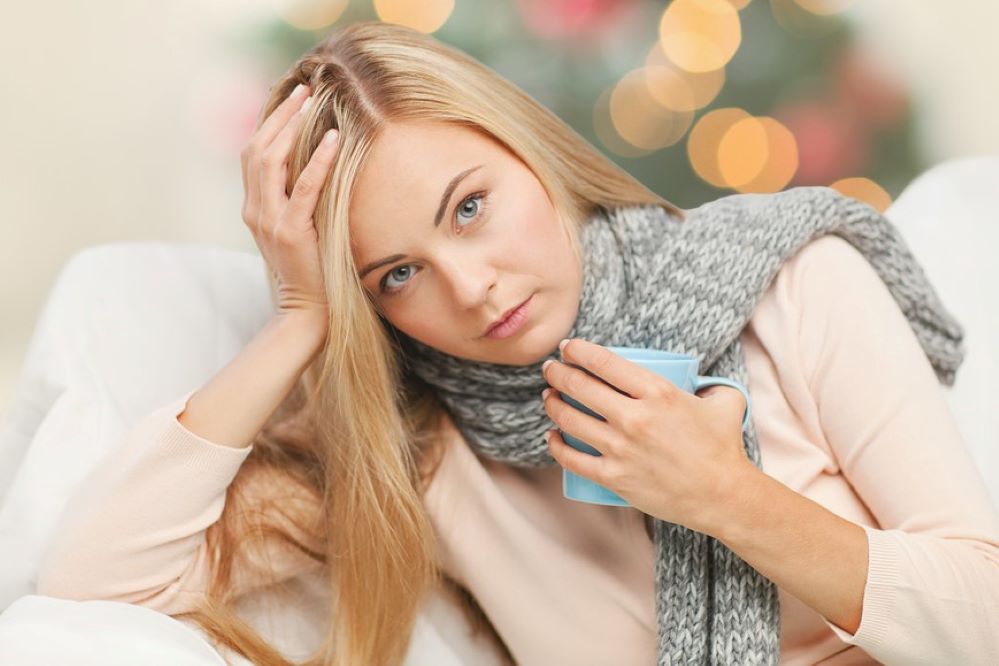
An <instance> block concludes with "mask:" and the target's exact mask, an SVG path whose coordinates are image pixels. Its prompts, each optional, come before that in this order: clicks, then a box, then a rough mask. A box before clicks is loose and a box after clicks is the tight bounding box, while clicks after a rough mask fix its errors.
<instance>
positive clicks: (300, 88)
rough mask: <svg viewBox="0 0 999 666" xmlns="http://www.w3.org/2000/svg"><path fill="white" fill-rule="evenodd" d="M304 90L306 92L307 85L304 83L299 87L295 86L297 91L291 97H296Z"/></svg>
mask: <svg viewBox="0 0 999 666" xmlns="http://www.w3.org/2000/svg"><path fill="white" fill-rule="evenodd" d="M303 90H305V84H304V83H299V84H298V85H297V86H295V89H294V90H292V91H291V96H292V97H294V96H295V95H297V94H299V93H300V92H302V91H303Z"/></svg>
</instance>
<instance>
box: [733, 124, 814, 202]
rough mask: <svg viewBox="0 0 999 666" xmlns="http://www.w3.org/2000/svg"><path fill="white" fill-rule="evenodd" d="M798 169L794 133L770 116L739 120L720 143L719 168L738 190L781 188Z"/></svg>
mask: <svg viewBox="0 0 999 666" xmlns="http://www.w3.org/2000/svg"><path fill="white" fill-rule="evenodd" d="M797 169H798V145H797V142H796V141H795V139H794V135H793V134H792V133H791V131H790V130H789V129H787V128H786V127H784V125H782V124H781V123H780V122H778V121H777V120H776V119H774V118H771V117H769V116H762V117H753V116H750V117H747V118H743V119H742V120H739V121H737V122H736V123H735V124H733V125H732V126H730V127H729V128H728V130H727V131H726V132H725V134H724V136H722V138H721V141H719V143H718V170H719V172H720V174H721V176H722V179H723V180H724V182H725V183H726V185H727V186H728V187H730V188H732V189H734V190H736V191H738V192H761V193H763V192H778V191H780V190H782V189H783V188H784V187H785V186H786V185H787V184H788V183H789V182H790V181H791V179H792V178H793V177H794V174H795V172H796V171H797Z"/></svg>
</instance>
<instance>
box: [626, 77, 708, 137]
mask: <svg viewBox="0 0 999 666" xmlns="http://www.w3.org/2000/svg"><path fill="white" fill-rule="evenodd" d="M609 110H610V120H611V123H612V124H613V126H614V129H615V130H616V131H617V133H618V135H619V136H620V137H621V138H623V139H624V140H625V141H627V142H628V143H630V144H631V145H633V146H635V147H637V148H642V149H645V150H658V149H660V148H665V147H666V146H671V145H673V144H674V143H676V142H677V141H679V140H680V139H682V138H683V135H684V134H685V133H686V132H687V130H688V129H689V128H690V124H691V122H692V121H693V116H694V114H693V113H692V112H681V111H673V110H671V109H668V108H666V107H664V106H662V105H661V104H660V103H659V102H658V101H657V100H656V98H655V97H653V96H652V94H651V92H650V90H649V86H648V85H647V84H646V73H645V68H639V69H633V70H631V71H630V72H628V73H627V74H625V75H624V76H623V77H622V78H621V80H620V81H618V82H617V84H616V85H615V86H614V88H613V90H612V91H611V95H610V100H609Z"/></svg>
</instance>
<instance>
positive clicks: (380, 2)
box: [0, 0, 999, 419]
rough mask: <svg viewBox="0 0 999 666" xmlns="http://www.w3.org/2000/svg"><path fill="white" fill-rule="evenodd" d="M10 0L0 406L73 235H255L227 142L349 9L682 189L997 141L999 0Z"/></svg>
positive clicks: (799, 175)
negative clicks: (429, 37) (455, 55)
mask: <svg viewBox="0 0 999 666" xmlns="http://www.w3.org/2000/svg"><path fill="white" fill-rule="evenodd" d="M5 9H6V11H5V12H4V15H5V17H4V20H3V21H2V22H0V50H2V52H3V54H4V56H5V57H3V58H2V59H0V80H2V81H3V82H4V84H3V101H4V104H3V107H4V110H3V115H4V118H3V122H2V123H0V132H2V137H0V145H2V146H3V159H2V160H0V169H2V171H0V223H2V225H3V231H4V236H5V237H6V240H5V241H4V242H3V243H0V266H2V271H3V273H2V275H3V279H2V280H0V307H2V312H3V323H4V325H3V326H2V327H0V419H2V417H3V415H4V414H5V410H6V407H7V404H8V402H9V399H10V397H11V391H12V389H13V386H14V382H15V380H16V379H17V374H18V372H19V370H20V366H21V363H22V360H23V356H24V354H25V352H26V350H27V345H28V341H29V339H30V337H31V334H32V331H33V329H34V326H35V323H36V320H37V317H38V315H39V314H40V311H41V308H42V305H43V304H44V300H45V296H46V293H47V292H48V290H49V288H50V287H51V285H52V283H53V281H54V280H55V278H56V276H57V274H58V272H59V270H60V269H61V268H62V266H63V265H64V264H65V262H66V261H67V260H68V258H69V257H70V256H72V255H73V254H74V253H75V252H77V251H78V250H80V249H81V248H84V247H88V246H92V245H97V244H101V243H106V242H115V241H122V240H166V241H174V242H184V243H196V244H208V245H218V246H224V247H228V248H232V249H237V250H244V251H251V252H256V246H255V245H254V243H253V239H252V237H251V236H250V234H249V232H248V231H247V230H246V229H245V227H244V226H243V222H242V220H241V218H240V208H241V205H242V185H241V177H240V165H239V151H240V150H241V148H242V147H243V144H244V142H245V139H246V138H247V137H248V135H249V133H250V131H251V129H252V127H253V125H254V123H255V121H256V117H257V114H258V112H259V110H260V106H261V104H262V102H263V99H264V96H265V94H266V92H267V89H268V87H269V86H270V85H271V82H272V81H273V80H274V78H276V77H277V76H278V75H279V74H280V73H281V72H283V71H284V70H285V69H286V68H287V67H288V66H289V65H290V64H291V63H292V62H293V61H294V60H295V59H296V58H297V57H298V56H299V55H301V53H302V52H303V51H305V50H306V49H307V48H309V47H310V46H312V45H313V44H314V43H315V42H316V41H318V39H320V38H321V37H322V36H323V35H325V34H326V33H327V32H328V31H329V30H331V29H333V28H335V27H336V26H338V25H340V24H343V23H346V22H351V21H355V20H364V19H377V20H382V21H389V22H394V23H401V24H405V25H408V26H410V27H412V28H415V29H418V30H421V31H424V32H427V33H432V34H433V35H434V36H435V37H437V38H438V39H440V40H441V41H444V42H446V43H449V44H452V45H455V46H457V47H458V48H460V49H462V50H464V51H466V52H467V53H469V54H471V55H472V56H474V57H476V58H477V59H479V60H480V61H482V62H483V63H485V64H486V65H488V66H490V67H492V68H493V69H495V70H496V71H498V72H499V73H500V74H502V75H503V76H505V77H506V78H508V79H509V80H511V81H512V82H514V83H516V84H517V85H519V86H521V87H522V88H523V89H524V90H526V91H527V92H528V93H529V94H531V95H532V96H534V97H535V98H536V99H537V100H538V101H540V102H541V103H542V104H544V105H546V106H547V107H548V108H550V109H551V110H553V111H554V112H555V113H556V114H558V115H559V116H560V117H561V118H563V119H564V120H565V121H566V122H568V123H569V124H570V125H572V126H573V127H574V128H575V129H576V131H578V132H579V133H580V134H581V135H582V136H584V137H586V138H587V139H588V140H590V141H591V142H592V143H593V144H594V145H596V146H597V147H598V148H599V149H600V150H602V151H603V152H604V153H606V154H607V155H608V156H610V157H611V158H612V159H614V160H615V161H616V162H617V163H619V164H620V165H622V166H623V167H624V168H626V169H627V170H629V171H630V172H631V173H633V174H634V175H635V176H636V177H638V178H639V179H640V180H641V181H643V182H644V183H645V184H646V185H648V186H649V187H650V188H651V189H653V190H655V191H656V192H658V193H659V194H661V195H662V196H664V197H666V198H667V199H670V200H671V201H673V202H675V203H677V204H679V205H681V206H683V207H694V206H697V205H699V204H701V203H703V202H705V201H708V200H711V199H714V198H717V197H719V196H723V195H725V194H730V193H733V192H776V191H779V190H782V189H786V188H788V187H793V186H797V185H829V186H832V187H835V188H837V189H839V190H841V191H843V192H844V193H847V194H849V195H851V196H855V197H857V198H861V199H864V200H866V201H868V202H870V203H871V204H872V205H874V206H875V207H877V208H879V209H880V210H884V209H886V208H887V207H888V206H889V205H890V204H891V202H892V200H893V199H894V198H895V197H896V196H897V195H898V194H899V193H900V192H901V191H902V190H903V189H904V188H905V186H906V184H907V183H909V182H910V181H911V180H912V179H913V178H914V177H915V176H916V175H917V174H919V173H921V172H922V171H924V170H925V169H926V168H927V167H929V166H931V165H933V164H936V163H938V162H940V161H943V160H945V159H948V158H952V157H961V156H970V155H984V154H996V153H999V123H996V122H995V120H994V119H995V117H996V115H997V112H999V86H997V84H996V83H995V75H994V73H991V70H992V67H991V66H992V65H994V64H995V63H997V62H999V39H996V38H995V35H994V30H995V26H996V25H999V3H993V2H983V1H981V0H950V2H946V3H941V2H935V3H929V2H923V3H913V2H906V1H904V0H673V1H672V2H666V1H664V0H423V1H420V0H349V1H348V0H214V1H209V2H206V1H205V0H200V1H197V2H195V1H194V0H173V1H172V2H151V1H148V0H147V1H139V0H132V1H129V2H125V1H123V0H118V1H113V0H90V1H89V2H86V3H76V2H61V3H60V2H37V3H27V2H22V3H16V5H15V4H14V3H8V4H7V6H6V7H5ZM940 223H941V224H946V220H941V221H940ZM983 223H985V221H983Z"/></svg>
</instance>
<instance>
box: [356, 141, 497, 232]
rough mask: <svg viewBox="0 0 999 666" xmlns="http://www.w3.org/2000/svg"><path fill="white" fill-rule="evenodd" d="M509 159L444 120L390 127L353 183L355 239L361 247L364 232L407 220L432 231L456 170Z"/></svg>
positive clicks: (493, 143)
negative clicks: (438, 209)
mask: <svg viewBox="0 0 999 666" xmlns="http://www.w3.org/2000/svg"><path fill="white" fill-rule="evenodd" d="M510 158H511V156H510V155H509V153H507V152H506V150H505V149H504V147H503V146H502V145H501V144H500V143H498V142H497V141H495V140H494V139H492V137H490V136H488V135H487V134H485V133H483V132H481V131H479V130H477V129H474V128H469V127H463V126H460V125H452V124H447V123H440V122H420V123H412V122H408V123H393V124H390V125H387V126H385V128H384V129H383V130H382V132H381V133H380V134H379V136H378V138H377V139H376V140H375V141H374V143H373V144H372V146H371V150H370V152H369V154H368V156H367V158H366V159H365V162H364V165H363V166H362V167H361V171H360V173H359V174H358V177H357V181H356V182H355V184H354V192H353V196H352V197H351V203H350V226H351V235H352V236H353V237H354V238H355V240H356V242H357V244H361V245H363V244H364V242H363V241H364V240H365V236H366V235H370V234H366V233H365V232H366V231H372V232H374V231H376V230H378V229H379V228H380V227H381V226H382V225H384V224H385V223H393V222H394V223H399V222H404V221H406V220H409V219H412V220H413V221H417V222H420V223H422V224H424V226H425V227H426V228H427V230H429V229H431V228H432V225H433V215H434V212H435V211H436V210H437V206H438V204H439V203H440V197H441V194H442V193H443V192H444V188H445V187H447V184H448V182H449V181H450V180H451V179H452V178H454V176H455V175H456V174H457V173H458V172H460V171H464V170H466V169H469V168H471V167H473V166H476V165H478V164H483V165H484V166H483V168H482V169H480V170H479V171H486V170H489V169H490V167H495V166H497V165H498V163H499V162H500V161H502V160H508V159H510ZM469 178H470V179H471V178H474V175H473V176H469ZM460 189H461V186H460V185H459V187H458V190H460ZM457 194H458V193H457V191H456V192H455V196H457Z"/></svg>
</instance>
